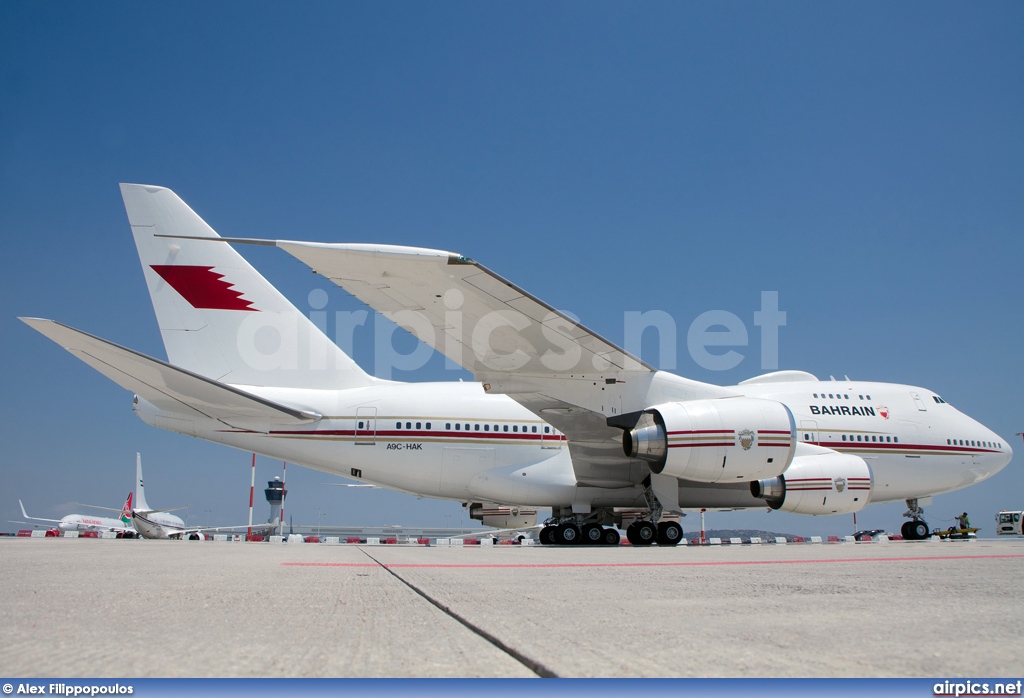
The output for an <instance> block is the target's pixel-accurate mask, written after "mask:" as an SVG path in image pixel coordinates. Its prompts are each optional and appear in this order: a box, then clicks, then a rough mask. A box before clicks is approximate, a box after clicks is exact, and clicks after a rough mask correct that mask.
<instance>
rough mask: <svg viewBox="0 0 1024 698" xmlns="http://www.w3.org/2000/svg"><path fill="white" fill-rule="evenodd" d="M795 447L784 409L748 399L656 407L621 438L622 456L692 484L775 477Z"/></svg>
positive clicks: (793, 431)
mask: <svg viewBox="0 0 1024 698" xmlns="http://www.w3.org/2000/svg"><path fill="white" fill-rule="evenodd" d="M796 443H797V441H796V424H795V422H794V420H793V413H792V412H790V411H789V408H788V407H786V406H785V405H783V404H782V403H781V402H776V401H775V400H762V399H760V398H750V397H734V398H720V399H715V400H692V401H689V402H672V403H666V404H664V405H658V406H656V407H652V408H650V409H647V410H644V414H643V416H642V417H641V418H640V421H639V422H638V423H637V425H636V427H634V428H633V429H632V430H629V431H626V432H625V434H623V437H622V447H623V449H624V450H625V452H626V455H627V456H630V457H631V458H640V459H641V460H644V461H647V463H648V464H649V466H650V468H651V470H652V471H653V472H655V473H659V474H665V475H672V476H673V477H677V478H682V479H684V480H695V481H697V482H739V481H746V480H758V479H761V478H765V477H774V476H776V475H779V474H780V473H782V472H783V471H785V470H786V468H787V467H788V466H789V464H790V462H791V461H792V460H793V454H794V450H795V448H796Z"/></svg>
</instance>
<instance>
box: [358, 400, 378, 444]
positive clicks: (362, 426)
mask: <svg viewBox="0 0 1024 698" xmlns="http://www.w3.org/2000/svg"><path fill="white" fill-rule="evenodd" d="M355 436H356V446H372V445H373V444H375V443H377V408H376V407H357V408H356V429H355Z"/></svg>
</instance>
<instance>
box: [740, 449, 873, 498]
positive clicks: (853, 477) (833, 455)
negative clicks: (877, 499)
mask: <svg viewBox="0 0 1024 698" xmlns="http://www.w3.org/2000/svg"><path fill="white" fill-rule="evenodd" d="M809 448H813V449H815V450H816V451H817V452H815V453H808V454H802V453H801V454H798V455H797V456H796V457H795V458H794V459H793V463H792V464H791V465H790V466H789V467H788V468H787V469H786V472H784V473H782V475H779V476H778V477H773V478H768V479H765V480H757V481H755V482H751V483H750V493H751V494H752V495H754V496H755V497H757V498H759V499H763V500H765V502H767V503H768V506H770V507H771V508H772V509H782V510H783V511H790V512H793V513H794V514H812V515H821V514H848V513H850V512H854V511H860V510H861V509H863V508H864V507H865V506H867V503H868V500H870V499H871V485H872V479H871V468H869V467H868V464H867V463H865V462H864V459H863V458H861V457H860V456H855V455H852V454H848V453H838V452H836V451H832V450H829V449H825V448H821V449H818V448H816V447H813V446H811V447H809Z"/></svg>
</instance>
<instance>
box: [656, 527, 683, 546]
mask: <svg viewBox="0 0 1024 698" xmlns="http://www.w3.org/2000/svg"><path fill="white" fill-rule="evenodd" d="M682 539H683V527H682V526H680V525H679V524H677V523H676V522H675V521H662V522H661V523H659V524H658V545H666V546H676V545H679V541H681V540H682Z"/></svg>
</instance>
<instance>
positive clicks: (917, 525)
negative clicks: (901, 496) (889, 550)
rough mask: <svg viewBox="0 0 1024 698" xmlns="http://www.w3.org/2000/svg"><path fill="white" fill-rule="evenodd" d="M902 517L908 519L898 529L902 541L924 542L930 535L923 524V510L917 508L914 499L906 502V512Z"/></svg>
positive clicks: (926, 526) (926, 525)
mask: <svg viewBox="0 0 1024 698" xmlns="http://www.w3.org/2000/svg"><path fill="white" fill-rule="evenodd" d="M903 515H904V516H906V517H907V518H908V519H910V521H907V522H905V523H904V524H903V525H902V526H901V527H900V533H901V534H903V539H904V540H924V539H925V538H928V537H929V536H930V535H931V531H930V530H929V529H928V524H926V523H925V522H924V509H922V508H921V507H920V506H918V504H917V500H916V499H908V500H907V511H906V512H905V513H904V514H903Z"/></svg>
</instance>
